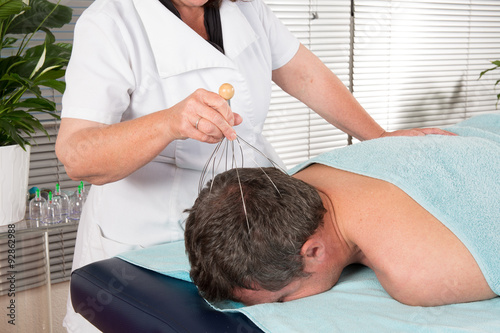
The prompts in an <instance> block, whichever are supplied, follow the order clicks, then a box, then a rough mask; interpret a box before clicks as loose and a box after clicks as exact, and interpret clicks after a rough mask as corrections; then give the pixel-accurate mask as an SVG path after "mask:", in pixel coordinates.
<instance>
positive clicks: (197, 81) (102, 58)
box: [62, 0, 299, 267]
mask: <svg viewBox="0 0 500 333" xmlns="http://www.w3.org/2000/svg"><path fill="white" fill-rule="evenodd" d="M220 16H221V23H222V31H223V41H224V48H225V55H224V54H222V53H221V52H219V51H218V50H216V49H215V48H214V47H213V46H212V45H210V44H209V43H208V42H207V41H205V40H204V39H202V38H201V37H200V36H199V35H198V34H197V33H195V32H194V31H193V30H192V29H190V28H189V27H188V26H187V25H185V24H184V23H183V22H182V21H181V20H179V19H178V18H177V17H176V16H174V15H173V14H172V13H171V12H170V11H169V10H168V9H167V8H165V7H164V6H163V5H162V4H161V3H160V2H159V1H158V0H97V1H95V2H94V3H93V4H92V5H91V6H90V7H89V8H88V9H87V10H86V11H85V12H84V13H83V15H82V16H81V17H80V19H79V21H78V23H77V25H76V28H75V39H74V49H73V54H72V57H71V61H70V64H69V66H68V69H67V73H66V82H67V89H66V92H65V94H64V97H63V113H62V116H63V117H67V118H79V119H86V120H91V121H96V122H100V123H106V124H113V123H118V122H121V121H125V120H128V119H134V118H137V117H141V116H143V115H146V114H149V113H152V112H155V111H159V110H162V109H165V108H169V107H171V106H173V105H175V104H176V103H178V102H180V101H182V100H183V99H184V98H186V97H187V96H188V95H190V94H191V93H193V92H194V91H195V90H196V89H198V88H204V89H207V90H210V91H214V92H217V91H218V88H219V86H220V85H221V84H222V83H225V82H228V83H231V84H232V85H233V86H234V87H235V96H234V98H233V99H232V100H231V106H232V109H233V111H234V112H237V113H239V114H240V115H242V117H243V119H244V120H243V123H242V124H241V125H239V126H237V127H235V129H236V132H237V134H238V135H239V136H241V137H242V138H244V139H245V140H246V141H248V142H250V143H251V144H253V145H254V146H256V147H258V148H259V149H260V150H261V151H264V152H265V154H266V155H268V156H270V157H271V158H272V159H274V160H277V159H278V158H277V157H276V155H275V153H274V151H273V150H272V148H271V147H270V145H269V144H268V143H267V141H266V140H265V138H264V137H263V136H262V134H261V132H262V128H263V124H264V120H265V118H266V114H267V111H268V109H269V101H270V93H271V71H272V70H273V69H277V68H279V67H281V66H283V65H284V64H286V63H287V62H288V61H290V60H291V58H292V57H293V56H294V55H295V53H296V52H297V50H298V46H299V42H298V40H297V39H296V38H295V37H293V36H292V34H291V33H290V32H289V31H288V30H287V29H286V28H285V27H284V26H283V25H282V24H281V23H280V22H279V21H278V19H277V18H276V17H275V16H274V14H273V13H272V12H271V11H270V10H269V8H268V7H267V6H265V5H264V4H263V3H262V1H261V0H252V1H248V0H246V1H238V2H236V3H233V2H229V1H226V0H224V1H223V3H222V6H221V8H220ZM95 139H96V140H99V138H95ZM214 147H215V146H214V145H210V144H204V143H200V142H198V141H195V140H177V141H174V142H173V143H172V144H170V145H169V146H168V147H167V148H166V149H165V150H164V151H162V152H161V154H160V155H159V156H158V157H157V158H155V159H154V160H153V161H152V162H150V163H149V164H147V165H146V166H144V167H143V168H141V169H139V170H137V171H136V172H134V173H133V174H131V175H130V176H128V177H126V178H125V179H122V180H120V181H117V182H114V183H110V184H106V185H103V186H92V187H91V190H90V194H89V197H88V199H87V202H86V204H85V207H84V213H83V214H82V218H81V221H80V231H79V236H78V237H79V240H78V241H77V249H76V253H75V260H74V267H79V266H81V265H83V264H86V263H88V262H91V261H94V260H98V259H102V258H106V257H109V256H113V255H115V254H117V253H119V252H122V251H125V250H128V249H133V248H138V247H147V246H151V245H154V244H159V243H163V242H167V241H172V240H177V239H181V238H183V228H182V223H183V220H184V218H185V216H184V215H183V211H184V210H185V209H187V208H190V207H191V206H192V204H193V202H194V199H195V198H196V196H197V192H198V182H199V178H200V174H201V170H202V169H203V166H204V164H205V163H206V161H207V160H208V158H209V156H210V154H211V153H212V151H213V149H214ZM244 148H245V151H244V161H245V166H254V164H255V163H258V164H260V165H269V163H268V162H267V161H266V160H265V159H263V158H262V157H261V156H260V155H258V154H256V153H255V152H254V151H253V150H252V149H250V148H246V146H244ZM237 153H238V151H237ZM124 158H125V156H124ZM82 229H83V230H82ZM85 230H87V231H85ZM96 237H97V238H98V239H97V238H96ZM85 238H86V239H85ZM86 244H88V246H91V247H92V249H86V247H88V246H87V245H86ZM90 244H92V245H90ZM88 251H97V252H96V253H93V254H88V255H87V254H86V253H87V252H88ZM99 251H102V253H98V252H99Z"/></svg>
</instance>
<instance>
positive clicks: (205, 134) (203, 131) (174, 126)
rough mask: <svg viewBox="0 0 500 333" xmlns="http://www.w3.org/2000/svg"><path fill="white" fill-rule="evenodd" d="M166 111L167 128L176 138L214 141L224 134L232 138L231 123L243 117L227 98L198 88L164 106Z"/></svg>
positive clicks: (238, 122)
mask: <svg viewBox="0 0 500 333" xmlns="http://www.w3.org/2000/svg"><path fill="white" fill-rule="evenodd" d="M165 111H166V112H168V114H169V118H170V121H169V124H170V132H171V134H172V135H173V136H174V137H175V138H177V139H187V138H191V139H194V140H198V141H202V142H208V143H216V142H219V141H220V140H222V138H224V137H226V138H227V139H229V140H234V139H236V131H235V130H234V128H233V126H237V125H239V124H240V123H241V122H242V121H243V119H242V118H241V116H240V115H239V114H237V113H234V112H232V111H231V108H230V107H229V104H228V103H227V101H226V100H225V99H224V98H222V97H221V96H219V94H216V93H214V92H210V91H208V90H205V89H198V90H196V91H195V92H194V93H192V94H191V95H189V96H188V97H187V98H186V99H184V100H183V101H181V102H179V103H178V104H176V105H174V106H173V107H172V108H170V109H167V110H165Z"/></svg>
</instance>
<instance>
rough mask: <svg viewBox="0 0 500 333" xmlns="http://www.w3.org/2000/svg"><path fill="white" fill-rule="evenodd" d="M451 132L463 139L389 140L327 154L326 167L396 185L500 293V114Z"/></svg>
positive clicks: (479, 118)
mask: <svg viewBox="0 0 500 333" xmlns="http://www.w3.org/2000/svg"><path fill="white" fill-rule="evenodd" d="M447 130H449V131H451V132H454V133H457V134H459V136H441V135H429V136H424V137H389V138H383V139H378V140H371V141H366V142H362V143H359V144H356V145H353V146H350V147H347V148H344V149H337V150H334V151H331V152H328V153H325V154H321V155H319V156H317V157H315V158H312V159H310V160H309V161H307V162H305V163H302V164H300V165H298V166H297V167H295V168H293V169H292V170H290V174H293V173H295V172H297V171H299V170H301V169H303V168H304V167H306V166H308V165H310V164H313V163H320V164H325V165H328V166H332V167H335V168H338V169H342V170H346V171H350V172H354V173H358V174H361V175H365V176H369V177H373V178H378V179H382V180H385V181H387V182H390V183H392V184H394V185H396V186H397V187H399V188H400V189H402V190H403V191H405V192H406V193H407V194H408V195H409V196H411V197H412V198H413V199H414V200H415V201H416V202H418V203H419V204H420V205H421V206H422V207H424V208H425V209H426V210H427V211H428V212H430V213H431V214H432V215H434V216H435V217H436V218H437V219H438V220H440V221H441V222H442V223H443V224H444V225H445V226H446V227H447V228H448V229H450V230H451V231H452V232H453V233H454V234H455V235H456V236H457V237H458V238H459V239H460V240H461V241H462V243H463V244H464V245H465V246H466V247H467V249H468V250H469V251H470V252H471V254H472V255H473V256H474V259H475V260H476V262H477V263H478V265H479V267H480V268H481V271H482V272H483V274H484V276H485V278H486V280H487V281H488V284H489V286H490V287H491V289H492V290H493V291H494V292H495V293H496V294H497V295H500V114H488V115H482V116H477V117H474V118H470V119H468V120H466V121H463V122H461V123H459V124H457V125H455V126H452V127H449V128H447Z"/></svg>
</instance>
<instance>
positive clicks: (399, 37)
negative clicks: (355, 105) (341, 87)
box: [353, 0, 500, 130]
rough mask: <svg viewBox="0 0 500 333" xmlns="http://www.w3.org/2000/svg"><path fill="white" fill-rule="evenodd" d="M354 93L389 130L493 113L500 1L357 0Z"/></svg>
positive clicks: (450, 121)
mask: <svg viewBox="0 0 500 333" xmlns="http://www.w3.org/2000/svg"><path fill="white" fill-rule="evenodd" d="M354 17H355V29H354V76H353V82H354V86H353V90H354V96H355V97H356V98H357V99H358V100H359V101H360V103H361V104H362V105H363V106H364V107H365V109H367V110H368V112H369V113H370V114H371V115H372V116H373V117H374V118H375V119H376V120H377V122H378V123H379V124H381V125H382V126H383V127H384V128H385V129H387V130H396V129H401V128H411V127H423V126H445V125H449V124H453V123H456V122H457V121H460V120H462V119H464V118H468V117H470V116H472V115H474V114H479V113H483V112H492V111H495V99H496V98H495V93H494V91H493V80H492V78H491V76H490V77H489V79H488V77H485V79H484V80H483V79H482V80H480V81H478V77H479V73H480V72H481V71H482V70H484V69H486V68H488V67H491V66H489V61H490V60H496V59H497V58H499V57H500V2H498V1H494V0H486V1H481V0H439V1H432V0H420V1H407V0H405V1H397V0H392V1H389V0H376V1H374V0H356V1H355V2H354Z"/></svg>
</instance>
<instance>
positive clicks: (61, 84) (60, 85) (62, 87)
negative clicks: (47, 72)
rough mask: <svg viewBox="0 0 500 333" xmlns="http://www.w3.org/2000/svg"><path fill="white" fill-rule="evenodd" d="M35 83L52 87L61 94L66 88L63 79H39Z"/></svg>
mask: <svg viewBox="0 0 500 333" xmlns="http://www.w3.org/2000/svg"><path fill="white" fill-rule="evenodd" d="M37 84H39V85H41V86H44V87H48V88H52V89H55V90H57V91H58V92H60V93H61V94H62V93H64V90H65V89H66V82H64V81H58V80H40V81H37Z"/></svg>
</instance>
